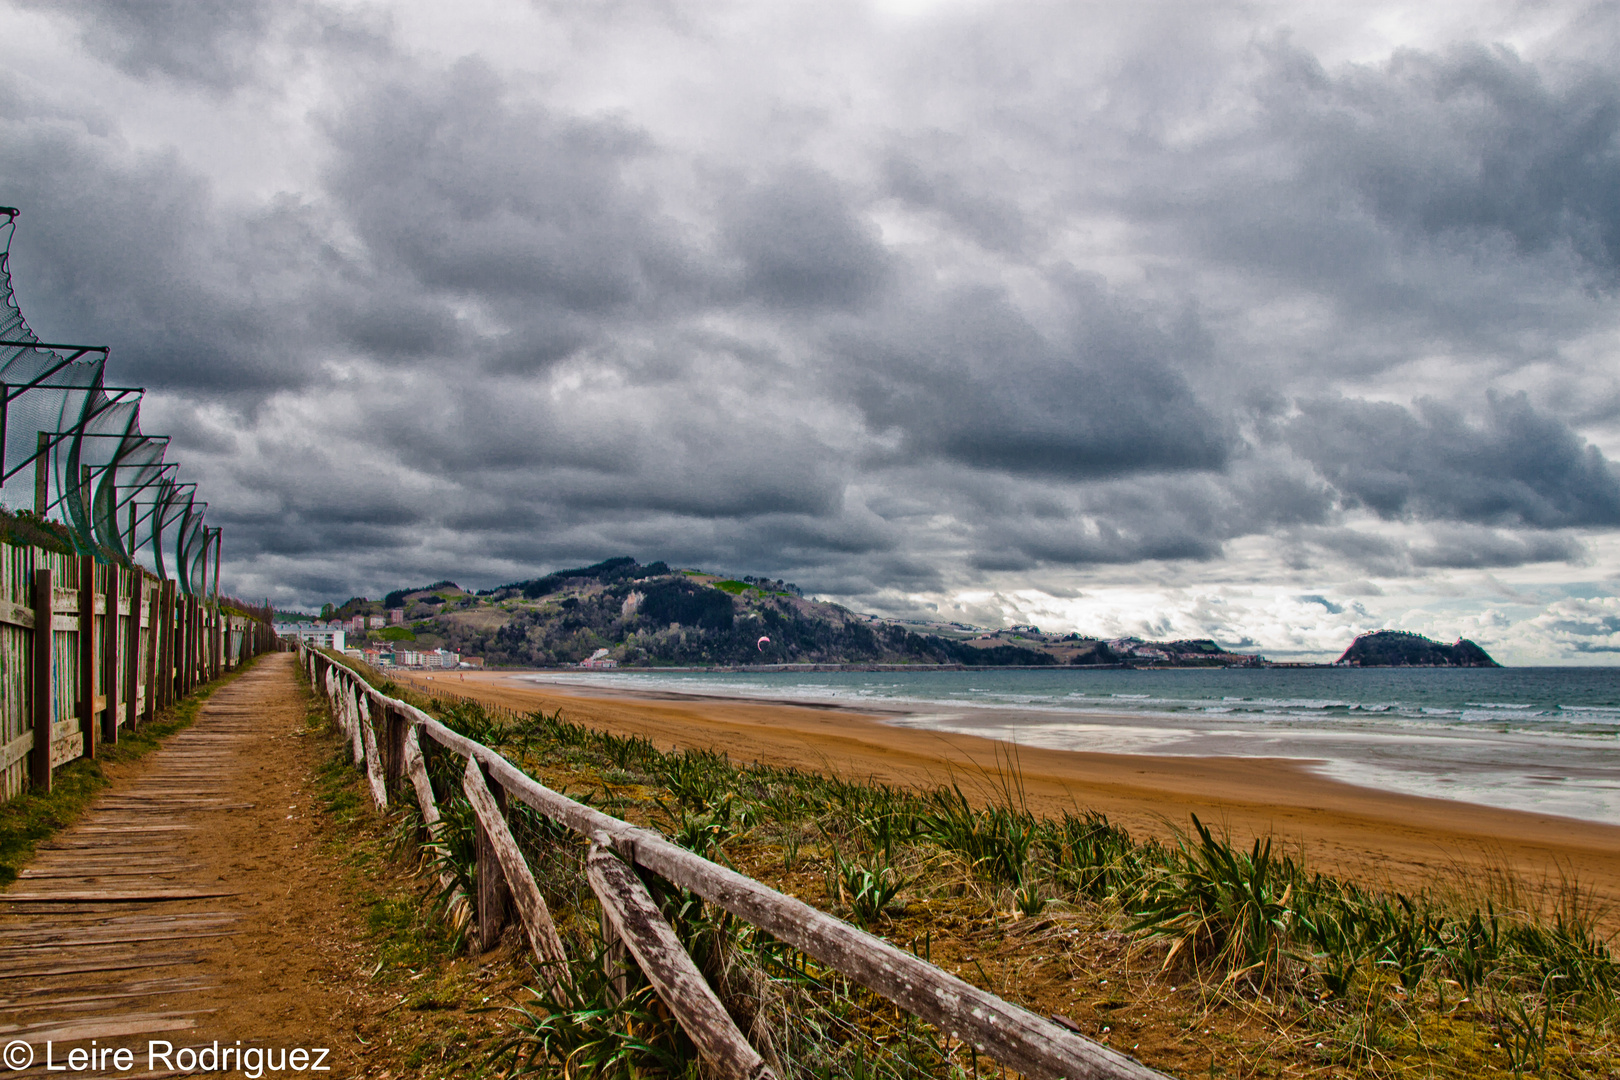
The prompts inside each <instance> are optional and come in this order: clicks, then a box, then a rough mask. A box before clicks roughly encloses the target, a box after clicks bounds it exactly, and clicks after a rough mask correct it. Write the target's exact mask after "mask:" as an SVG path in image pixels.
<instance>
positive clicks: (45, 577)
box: [28, 568, 56, 793]
mask: <svg viewBox="0 0 1620 1080" xmlns="http://www.w3.org/2000/svg"><path fill="white" fill-rule="evenodd" d="M55 587H56V583H55V582H54V581H53V580H52V576H51V571H50V569H49V568H46V569H44V570H35V571H34V657H33V660H34V664H33V667H34V670H33V676H34V678H33V683H34V686H33V691H34V694H33V697H34V701H33V705H34V708H33V713H34V718H33V719H34V748H33V751H32V753H31V756H30V758H29V762H28V775H29V781H30V783H31V784H32V785H33V788H34V790H35V791H38V792H42V793H44V792H49V791H50V790H51V725H52V723H53V722H54V721H55V719H56V710H55V708H53V706H54V705H55V704H56V695H55V693H54V692H53V688H52V683H53V681H54V680H53V679H52V677H51V675H52V672H51V665H52V662H53V660H54V659H55V657H54V655H53V653H54V650H52V648H51V632H52V631H51V622H52V620H53V617H54V616H55V614H56V612H55V605H54V604H53V603H52V599H53V597H52V595H51V594H52V591H53V590H54V589H55Z"/></svg>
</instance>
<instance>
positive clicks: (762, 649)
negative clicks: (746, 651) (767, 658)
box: [758, 637, 771, 652]
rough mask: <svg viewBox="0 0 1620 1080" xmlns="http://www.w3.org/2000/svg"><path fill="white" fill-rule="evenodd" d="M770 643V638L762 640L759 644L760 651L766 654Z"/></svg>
mask: <svg viewBox="0 0 1620 1080" xmlns="http://www.w3.org/2000/svg"><path fill="white" fill-rule="evenodd" d="M770 643H771V639H770V638H768V637H762V638H760V639H759V643H758V644H759V651H760V652H764V651H765V646H767V645H769V644H770Z"/></svg>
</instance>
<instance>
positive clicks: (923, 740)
mask: <svg viewBox="0 0 1620 1080" xmlns="http://www.w3.org/2000/svg"><path fill="white" fill-rule="evenodd" d="M446 674H448V673H446ZM461 674H463V673H457V677H456V678H454V679H452V678H444V677H441V678H440V679H435V680H433V681H431V682H428V681H422V676H419V675H417V676H407V675H404V673H396V676H398V677H400V681H402V682H404V683H406V684H407V685H411V684H416V685H420V686H421V687H422V688H424V689H427V688H433V689H437V690H439V691H440V692H448V693H451V694H459V695H462V696H466V697H470V698H475V699H478V700H482V701H485V702H488V703H490V704H496V705H502V706H505V707H507V708H513V709H518V710H520V711H528V710H533V709H538V708H543V709H546V710H548V711H551V710H555V709H558V708H561V709H562V710H563V713H564V715H565V717H567V718H568V719H570V720H573V721H575V722H578V723H583V724H586V725H588V726H591V727H596V728H601V729H604V730H608V731H613V732H616V733H619V734H634V735H641V736H644V737H647V738H651V739H652V740H653V741H654V742H655V743H656V744H658V746H659V747H660V748H661V749H669V748H671V747H680V748H689V747H702V748H709V749H716V750H722V751H725V752H726V753H727V754H729V755H730V756H731V757H732V758H733V759H737V760H744V761H752V760H758V761H763V762H767V763H770V764H776V765H784V766H793V767H797V768H801V769H806V770H813V771H818V772H824V773H826V772H831V773H836V774H838V775H843V776H849V777H852V778H857V779H862V780H872V781H876V782H880V783H891V784H897V785H904V786H907V787H913V788H916V787H924V788H931V787H937V786H939V785H941V784H950V783H958V784H960V785H961V787H962V789H963V791H964V792H965V793H966V794H967V795H968V796H969V797H970V798H975V799H978V800H981V801H994V800H996V799H999V798H1003V797H1004V796H1005V793H1006V792H1009V791H1017V790H1018V789H1020V788H1021V794H1022V797H1023V798H1024V799H1025V801H1026V802H1027V804H1028V805H1029V808H1030V809H1031V810H1033V811H1035V812H1036V813H1039V814H1046V815H1056V816H1061V815H1062V814H1063V813H1064V812H1065V811H1077V810H1082V809H1094V810H1098V811H1101V812H1103V813H1105V814H1107V815H1108V817H1109V820H1111V821H1113V822H1115V823H1116V824H1119V825H1123V826H1125V827H1126V828H1128V829H1130V831H1131V832H1132V834H1133V835H1136V836H1139V837H1140V836H1148V835H1151V836H1157V837H1159V838H1161V839H1167V838H1169V837H1171V836H1172V835H1173V833H1174V830H1175V829H1176V828H1180V829H1182V830H1185V829H1187V827H1188V825H1189V814H1197V815H1198V816H1199V818H1200V819H1201V820H1203V821H1204V822H1205V823H1206V824H1209V825H1211V826H1213V827H1215V828H1216V829H1217V831H1219V830H1222V829H1224V830H1226V831H1228V832H1229V833H1230V835H1231V838H1232V840H1233V841H1234V842H1236V843H1240V844H1242V845H1243V846H1245V847H1246V846H1247V845H1248V842H1249V840H1250V839H1251V838H1253V837H1263V836H1273V837H1276V838H1277V839H1278V840H1279V841H1280V842H1281V843H1282V844H1283V845H1284V847H1285V848H1287V849H1288V850H1289V851H1290V852H1291V853H1293V854H1296V855H1300V854H1302V855H1303V856H1304V857H1305V859H1306V862H1307V864H1308V865H1309V866H1310V867H1311V868H1312V869H1314V870H1320V871H1323V872H1326V873H1330V874H1334V875H1336V876H1340V877H1344V878H1349V879H1353V880H1356V881H1359V882H1362V883H1364V884H1367V885H1371V886H1374V887H1385V888H1392V889H1399V890H1401V891H1404V892H1408V893H1410V892H1414V891H1418V890H1422V889H1425V888H1427V889H1430V890H1437V889H1438V890H1446V889H1450V890H1454V891H1458V892H1470V891H1473V892H1477V891H1479V890H1480V889H1481V888H1482V887H1485V888H1492V887H1495V888H1498V889H1500V888H1503V887H1505V886H1504V883H1505V882H1506V880H1507V879H1508V878H1512V879H1514V880H1515V881H1516V882H1517V884H1518V886H1519V887H1520V888H1522V889H1523V890H1526V891H1527V892H1528V893H1529V894H1530V895H1528V896H1521V897H1520V898H1519V902H1520V903H1524V904H1530V905H1534V906H1537V907H1544V906H1546V905H1548V904H1550V903H1553V902H1555V901H1556V899H1557V897H1556V894H1557V892H1558V891H1559V890H1560V888H1562V887H1566V886H1568V885H1570V884H1574V885H1576V886H1578V887H1579V888H1580V889H1581V890H1582V891H1583V892H1584V893H1586V894H1588V895H1587V898H1588V900H1589V902H1590V903H1591V905H1592V907H1593V909H1594V910H1595V911H1596V912H1598V913H1599V915H1600V916H1601V922H1602V923H1603V924H1604V925H1605V927H1607V928H1608V929H1611V930H1613V929H1617V928H1620V826H1615V825H1606V824H1602V823H1598V822H1590V821H1584V820H1581V819H1576V818H1569V817H1562V816H1558V815H1554V814H1542V813H1533V812H1529V811H1522V810H1504V809H1498V808H1494V807H1489V806H1482V805H1479V804H1474V803H1465V802H1460V801H1453V800H1448V799H1441V798H1431V797H1426V796H1420V795H1408V794H1401V793H1395V792H1388V791H1381V790H1379V789H1376V788H1368V787H1359V786H1356V785H1353V784H1349V783H1345V782H1343V781H1339V780H1334V779H1330V778H1328V777H1324V776H1322V775H1320V774H1318V773H1316V772H1314V771H1312V770H1311V769H1310V768H1309V767H1308V765H1307V764H1305V763H1303V762H1301V761H1299V760H1296V759H1283V758H1259V757H1192V756H1179V755H1178V756H1170V755H1149V754H1108V753H1098V752H1094V751H1084V750H1055V749H1042V748H1032V747H1027V746H1018V745H1016V744H1012V743H1006V742H1000V741H997V740H994V739H990V738H986V737H983V736H978V735H966V734H956V733H951V732H939V731H930V730H926V729H921V728H915V727H907V726H900V725H895V724H892V723H886V722H885V721H884V719H882V717H884V716H898V715H907V714H909V713H910V712H911V710H907V709H881V708H879V709H873V708H865V707H863V708H860V709H856V708H852V707H848V706H843V705H836V704H822V703H807V702H801V701H791V702H789V701H780V700H770V699H760V698H742V697H733V696H721V695H702V694H685V693H679V692H674V691H666V690H662V689H660V690H657V691H636V690H625V689H619V688H614V689H605V688H602V687H599V686H589V687H585V686H580V687H572V686H568V685H566V683H563V682H539V681H534V680H532V679H530V678H527V676H529V675H531V674H550V673H548V672H533V673H530V672H511V671H499V672H466V673H464V674H465V679H464V680H463V679H461V678H460V677H459V676H460V675H461ZM1501 899H1502V898H1501V897H1500V896H1499V897H1498V901H1499V903H1500V901H1501Z"/></svg>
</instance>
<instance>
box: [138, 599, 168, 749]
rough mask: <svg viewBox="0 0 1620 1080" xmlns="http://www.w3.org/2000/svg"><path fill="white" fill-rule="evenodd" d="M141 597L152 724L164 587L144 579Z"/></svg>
mask: <svg viewBox="0 0 1620 1080" xmlns="http://www.w3.org/2000/svg"><path fill="white" fill-rule="evenodd" d="M141 598H142V600H144V601H145V603H143V604H142V605H141V606H142V607H143V608H144V609H145V612H146V722H147V723H148V724H150V723H151V722H152V718H153V717H154V716H156V715H157V710H158V652H159V648H158V638H159V637H160V635H159V633H158V627H159V625H160V623H161V622H162V615H161V611H162V608H163V587H162V586H161V585H160V584H159V583H158V582H157V581H155V580H154V581H145V580H143V582H142V585H141Z"/></svg>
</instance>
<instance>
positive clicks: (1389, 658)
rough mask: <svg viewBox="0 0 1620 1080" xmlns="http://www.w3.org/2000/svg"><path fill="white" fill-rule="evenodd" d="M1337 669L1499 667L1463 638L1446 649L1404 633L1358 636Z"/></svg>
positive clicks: (1403, 631)
mask: <svg viewBox="0 0 1620 1080" xmlns="http://www.w3.org/2000/svg"><path fill="white" fill-rule="evenodd" d="M1335 664H1336V666H1339V667H1501V666H1502V665H1501V664H1498V663H1497V662H1496V661H1495V660H1492V659H1491V657H1490V654H1489V653H1487V652H1486V651H1485V650H1484V649H1482V648H1480V647H1479V646H1478V645H1475V644H1474V643H1473V642H1472V641H1469V640H1468V639H1467V638H1458V639H1457V642H1456V644H1453V645H1447V644H1445V643H1444V642H1440V641H1431V640H1429V639H1428V638H1426V637H1424V636H1422V635H1421V634H1413V633H1408V632H1407V631H1405V630H1374V631H1373V632H1372V633H1370V634H1362V635H1361V636H1360V637H1358V638H1356V640H1355V641H1353V642H1351V643H1350V647H1349V648H1348V649H1346V650H1344V655H1343V656H1341V657H1339V659H1338V660H1337V661H1336V662H1335Z"/></svg>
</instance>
